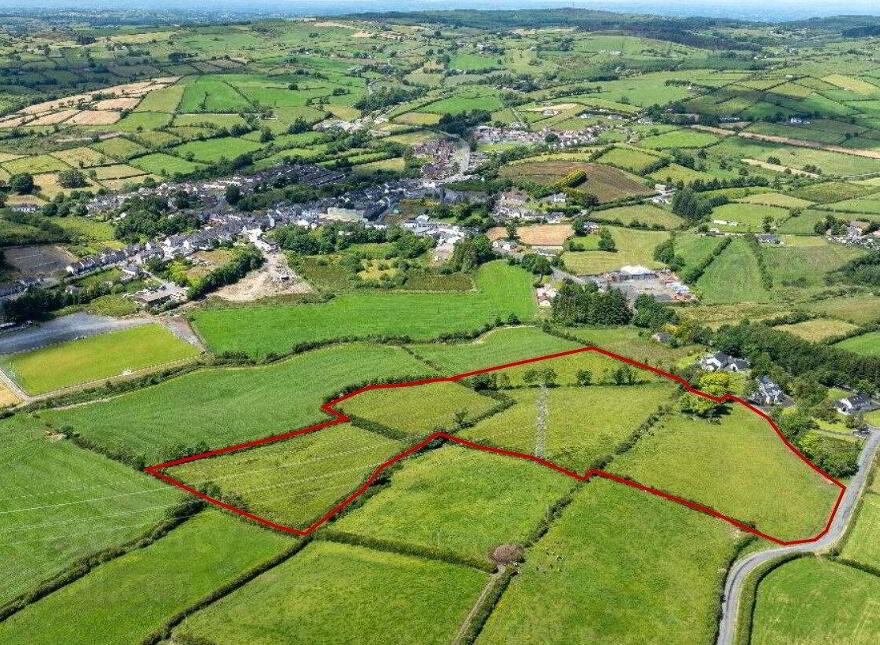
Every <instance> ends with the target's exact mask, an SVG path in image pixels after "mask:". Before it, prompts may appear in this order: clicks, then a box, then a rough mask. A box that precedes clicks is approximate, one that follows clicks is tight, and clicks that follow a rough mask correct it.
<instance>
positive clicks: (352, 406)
mask: <svg viewBox="0 0 880 645" xmlns="http://www.w3.org/2000/svg"><path fill="white" fill-rule="evenodd" d="M497 405H498V402H497V401H495V400H494V399H491V398H489V397H487V396H483V395H481V394H478V393H477V392H475V391H474V390H472V389H470V388H468V387H465V386H464V385H461V384H460V383H428V384H426V385H418V386H407V387H399V388H385V389H377V390H370V391H367V392H362V393H360V394H358V395H357V396H355V397H352V398H351V399H348V400H347V401H343V402H342V403H340V404H339V406H338V407H339V409H340V410H342V411H343V412H345V413H346V414H348V415H353V416H354V417H359V418H362V419H366V420H368V421H371V422H373V423H379V424H380V425H383V426H386V427H390V428H394V429H395V430H399V431H402V432H403V433H405V434H406V435H408V436H411V437H419V436H424V435H428V434H430V433H431V432H433V431H434V430H435V429H438V428H443V429H444V430H446V431H450V430H454V429H455V427H456V423H455V415H456V414H457V413H459V412H464V413H465V419H466V420H469V419H473V418H474V417H478V416H481V415H483V414H485V413H487V412H489V411H490V410H491V409H492V408H494V407H495V406H497Z"/></svg>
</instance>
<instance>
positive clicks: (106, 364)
mask: <svg viewBox="0 0 880 645" xmlns="http://www.w3.org/2000/svg"><path fill="white" fill-rule="evenodd" d="M198 353H199V351H198V350H197V349H196V348H195V347H193V346H192V345H190V344H189V343H187V342H185V341H183V340H180V339H179V338H177V336H175V335H174V334H172V333H171V332H170V331H168V330H167V329H165V328H164V327H162V326H160V325H140V326H138V327H131V328H129V329H124V330H121V331H114V332H110V333H107V334H101V335H99V336H92V337H90V338H83V339H79V340H73V341H68V342H66V343H61V344H60V345H54V346H50V347H44V348H41V349H36V350H32V351H28V352H21V353H18V354H9V355H6V356H5V357H3V359H2V360H0V367H2V368H3V369H4V371H5V372H6V373H7V374H9V375H10V376H11V377H12V378H13V379H14V380H15V381H16V382H17V383H18V384H19V385H20V386H21V387H22V388H23V389H24V390H26V391H27V392H29V393H31V394H41V393H43V392H49V391H51V390H56V389H58V388H63V387H69V386H71V385H76V384H78V383H87V382H90V381H97V380H99V379H103V378H108V377H111V376H117V375H119V374H124V373H126V372H135V371H137V370H141V369H145V368H148V367H154V366H158V365H162V364H164V363H170V362H173V361H179V360H183V359H186V358H192V357H194V356H196V355H198ZM47 365H51V366H52V369H51V370H49V369H46V366H47Z"/></svg>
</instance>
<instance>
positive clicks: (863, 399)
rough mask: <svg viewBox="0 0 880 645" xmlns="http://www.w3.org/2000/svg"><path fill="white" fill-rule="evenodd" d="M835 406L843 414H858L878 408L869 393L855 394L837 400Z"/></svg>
mask: <svg viewBox="0 0 880 645" xmlns="http://www.w3.org/2000/svg"><path fill="white" fill-rule="evenodd" d="M834 407H836V408H837V411H838V412H840V413H841V414H847V415H849V414H858V413H859V412H870V411H871V410H875V409H876V408H877V404H876V403H874V401H873V400H872V399H871V397H870V395H868V394H855V395H853V396H848V397H846V398H843V399H840V400H839V401H835V403H834Z"/></svg>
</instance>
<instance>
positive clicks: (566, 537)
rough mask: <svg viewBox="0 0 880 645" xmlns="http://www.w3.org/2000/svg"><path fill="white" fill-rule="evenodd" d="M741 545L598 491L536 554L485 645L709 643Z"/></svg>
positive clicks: (645, 504) (700, 521) (591, 488)
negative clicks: (730, 564) (726, 575)
mask: <svg viewBox="0 0 880 645" xmlns="http://www.w3.org/2000/svg"><path fill="white" fill-rule="evenodd" d="M736 539H737V532H736V531H733V530H731V529H730V527H729V526H727V525H725V524H723V523H722V522H720V521H718V520H715V519H712V518H709V517H706V516H704V515H701V514H699V513H694V512H693V511H691V510H689V509H687V508H685V507H683V506H680V505H678V504H671V503H669V502H665V501H663V500H660V499H659V498H656V497H654V496H653V495H649V494H647V493H643V492H640V491H636V490H633V489H631V488H629V487H627V486H624V485H622V484H618V483H614V482H609V481H604V480H595V481H591V482H590V483H589V484H587V485H586V487H584V489H582V490H581V491H580V492H579V493H578V494H577V495H576V496H575V499H574V501H573V502H572V504H571V505H570V506H569V507H568V508H566V509H565V510H564V511H563V512H562V516H561V517H560V519H559V520H558V521H557V522H556V524H555V525H554V526H553V527H552V528H551V529H550V532H549V533H548V534H547V535H546V537H544V538H543V539H542V540H541V541H540V542H539V543H538V546H537V548H535V549H534V551H533V552H532V553H531V554H530V557H529V559H528V560H527V562H526V564H525V565H523V567H522V570H521V573H520V574H519V575H517V576H516V577H515V578H514V580H513V582H512V583H511V585H510V587H509V588H508V589H507V591H506V592H505V594H504V596H502V598H501V601H500V602H499V604H498V606H497V607H496V609H495V611H494V612H493V613H492V615H491V616H490V618H489V621H488V622H487V623H486V626H485V628H484V629H483V632H482V633H481V634H480V637H479V638H478V639H477V643H479V644H480V645H487V644H493V643H513V642H528V643H533V642H541V643H560V644H561V643H572V642H581V643H585V642H614V643H625V644H633V645H635V644H636V643H646V642H658V643H684V642H688V643H708V642H709V641H710V640H711V638H712V637H713V635H714V630H715V620H716V609H717V605H718V594H719V589H720V585H721V583H722V572H723V568H724V566H725V564H726V563H727V561H728V559H729V558H730V556H731V554H732V552H733V549H734V547H735V543H736ZM658 597H661V598H663V599H664V600H663V602H657V598H658ZM550 598H564V599H565V601H564V602H547V600H548V599H550ZM586 616H589V620H585V617H586Z"/></svg>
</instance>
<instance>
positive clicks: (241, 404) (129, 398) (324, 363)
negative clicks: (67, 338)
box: [42, 344, 430, 463]
mask: <svg viewBox="0 0 880 645" xmlns="http://www.w3.org/2000/svg"><path fill="white" fill-rule="evenodd" d="M354 355H356V356H357V361H352V356H354ZM316 373H320V374H321V379H319V380H316V379H315V378H314V374H316ZM429 373H430V369H429V368H428V367H426V366H425V365H424V364H423V363H421V362H419V361H416V360H415V359H414V358H412V357H411V356H409V355H408V354H406V353H405V352H404V351H403V350H400V349H397V348H393V347H384V346H377V345H365V344H349V345H339V346H334V347H328V348H324V349H318V350H315V351H312V352H308V353H305V354H302V355H300V356H295V357H293V358H291V359H289V360H286V361H284V362H281V363H276V364H273V365H269V366H264V367H255V368H230V369H222V368H221V369H212V370H200V371H197V372H192V373H190V374H186V375H184V376H180V377H177V378H174V379H171V380H169V381H166V382H164V383H162V384H160V385H157V386H155V387H154V388H148V389H141V390H137V391H135V392H131V393H129V394H125V395H122V396H119V397H116V398H114V399H112V400H108V401H104V402H96V403H91V404H89V405H83V406H79V407H76V408H70V409H67V410H48V411H46V412H44V413H42V414H43V415H45V416H46V418H47V419H49V420H50V421H52V422H53V423H57V424H58V426H63V425H70V426H71V427H73V428H74V430H76V431H78V432H81V433H82V434H83V435H84V436H86V437H87V438H89V439H91V440H93V441H96V442H98V443H99V444H101V445H104V446H112V447H119V448H123V449H127V450H130V451H132V452H133V453H135V454H137V453H143V454H144V455H145V456H146V458H147V461H148V463H159V462H160V461H164V460H163V459H162V458H163V456H165V455H166V453H167V451H168V449H170V448H172V447H174V446H175V445H180V444H183V445H186V446H192V445H194V444H196V443H198V442H200V441H204V442H206V443H207V444H208V445H209V447H212V448H219V447H222V446H225V445H230V444H233V443H237V442H241V441H247V440H251V439H258V438H260V437H265V436H270V435H275V434H279V433H281V432H285V431H288V430H292V429H296V428H301V427H303V426H306V425H309V424H312V423H316V422H318V421H321V420H323V419H324V418H325V417H326V415H325V414H324V413H322V412H321V411H320V409H319V406H320V404H321V403H322V401H323V398H324V397H325V396H330V395H332V394H334V393H337V392H338V391H339V390H340V389H341V388H343V387H345V386H347V385H352V384H356V383H359V382H363V381H366V380H368V379H373V378H392V377H394V378H398V379H402V378H404V377H406V376H411V375H425V374H429ZM294 391H295V392H296V396H291V395H290V393H291V392H294ZM157 401H161V402H162V404H161V405H158V404H157ZM242 410H247V411H248V414H247V415H244V414H241V411H242Z"/></svg>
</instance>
